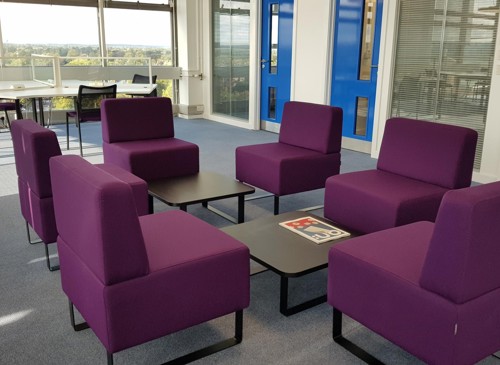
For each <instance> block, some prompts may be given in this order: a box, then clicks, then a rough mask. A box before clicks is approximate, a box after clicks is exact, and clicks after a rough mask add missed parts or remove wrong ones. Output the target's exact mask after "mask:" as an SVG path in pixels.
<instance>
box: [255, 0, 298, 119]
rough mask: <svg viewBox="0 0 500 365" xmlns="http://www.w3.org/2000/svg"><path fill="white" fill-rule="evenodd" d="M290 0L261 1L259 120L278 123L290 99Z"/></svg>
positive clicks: (291, 7)
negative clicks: (284, 106)
mask: <svg viewBox="0 0 500 365" xmlns="http://www.w3.org/2000/svg"><path fill="white" fill-rule="evenodd" d="M292 31H293V0H263V1H262V41H261V60H260V62H261V94H260V95H261V98H260V99H261V103H260V105H261V107H260V118H261V120H262V121H268V122H273V123H281V115H282V113H283V105H284V104H285V102H286V101H288V100H290V77H291V71H292Z"/></svg>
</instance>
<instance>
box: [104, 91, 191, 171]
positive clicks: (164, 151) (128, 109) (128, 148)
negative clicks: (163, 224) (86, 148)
mask: <svg viewBox="0 0 500 365" xmlns="http://www.w3.org/2000/svg"><path fill="white" fill-rule="evenodd" d="M101 114H102V138H103V155H104V162H106V163H111V164H114V165H117V166H120V167H122V168H124V169H125V170H127V171H130V172H132V173H133V174H135V175H137V176H139V177H140V178H142V179H144V180H146V181H152V180H156V179H162V178H166V177H173V176H184V175H190V174H196V173H197V172H198V171H199V149H198V146H197V145H196V144H193V143H190V142H186V141H183V140H180V139H177V138H175V137H174V118H173V114H172V101H171V100H170V99H169V98H163V97H150V98H119V99H106V100H103V102H102V104H101Z"/></svg>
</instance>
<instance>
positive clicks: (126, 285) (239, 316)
mask: <svg viewBox="0 0 500 365" xmlns="http://www.w3.org/2000/svg"><path fill="white" fill-rule="evenodd" d="M50 171H51V176H52V186H53V188H54V189H53V190H54V207H55V215H56V221H57V227H58V231H59V236H58V238H57V243H58V249H59V256H60V263H61V282H62V289H63V291H64V293H65V294H66V295H67V296H68V299H69V301H70V318H71V323H72V325H73V327H74V329H75V330H80V329H83V328H86V327H87V326H88V327H90V328H91V329H92V330H93V332H94V333H95V334H96V336H97V337H98V338H99V340H100V341H101V342H102V344H103V345H104V347H105V348H106V350H107V353H108V364H112V363H113V353H116V352H118V351H121V350H124V349H127V348H130V347H132V346H136V345H139V344H142V343H144V342H147V341H150V340H153V339H156V338H159V337H162V336H165V335H167V334H171V333H173V332H176V331H180V330H182V329H185V328H188V327H191V326H194V325H197V324H200V323H203V322H206V321H209V320H212V319H214V318H217V317H221V316H224V315H227V314H230V313H233V312H235V313H236V330H235V336H234V338H230V339H228V340H225V341H223V342H220V343H217V344H216V345H213V346H210V347H208V348H206V349H203V350H201V351H198V352H196V353H192V354H189V355H186V356H184V357H182V358H181V360H180V361H179V362H178V363H186V362H188V361H187V359H190V360H191V361H193V360H195V359H196V358H200V357H204V356H206V355H207V354H208V353H213V352H216V351H219V350H222V349H224V348H227V347H230V346H233V345H235V344H237V343H239V342H241V340H242V333H243V309H244V308H246V307H247V306H248V305H249V299H250V298H249V297H250V276H249V275H250V268H249V266H250V256H249V250H248V248H247V247H246V246H245V245H243V244H242V243H240V242H239V241H236V240H235V239H233V238H231V237H230V236H228V235H226V234H225V233H223V232H222V231H220V230H218V229H217V228H215V227H213V226H211V225H209V224H208V223H205V222H203V221H201V220H199V219H197V218H195V217H193V216H191V215H189V214H187V213H185V212H183V211H167V212H163V213H158V214H153V215H147V216H142V217H139V216H138V215H137V213H136V211H135V209H134V202H133V196H132V192H131V189H130V187H129V186H128V185H127V184H125V183H123V182H121V181H120V180H118V179H116V178H114V177H113V176H111V175H110V174H107V173H105V172H103V171H102V170H100V169H97V168H95V167H94V166H93V165H91V164H89V163H88V162H87V161H85V160H83V159H81V158H80V157H79V156H74V155H73V156H60V157H54V158H52V159H51V160H50ZM75 192H78V194H75ZM77 215H78V216H81V217H82V218H81V219H79V220H76V219H75V216H77ZM73 307H76V308H77V309H78V311H79V312H80V313H81V315H82V317H83V318H84V320H85V321H86V322H84V323H79V324H75V319H74V311H73Z"/></svg>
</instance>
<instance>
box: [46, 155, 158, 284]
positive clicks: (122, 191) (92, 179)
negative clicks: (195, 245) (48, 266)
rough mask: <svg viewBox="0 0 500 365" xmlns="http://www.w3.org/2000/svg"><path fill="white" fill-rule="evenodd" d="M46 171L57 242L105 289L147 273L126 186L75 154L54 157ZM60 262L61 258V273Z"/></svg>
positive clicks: (131, 198)
mask: <svg viewBox="0 0 500 365" xmlns="http://www.w3.org/2000/svg"><path fill="white" fill-rule="evenodd" d="M50 173H51V178H52V187H53V194H54V209H55V216H56V223H57V228H58V232H59V237H58V239H57V240H58V243H59V244H65V245H67V246H69V247H70V248H71V251H72V252H73V253H74V254H75V255H76V256H77V257H78V258H79V259H80V260H81V261H83V262H84V263H85V265H86V266H87V267H88V268H89V269H90V270H91V271H92V272H93V273H94V274H95V275H96V276H97V277H98V278H99V279H100V280H101V282H102V283H103V284H104V285H111V284H115V283H118V282H122V281H125V280H128V279H131V278H135V277H139V276H143V275H146V274H147V273H148V272H149V266H148V259H147V254H146V248H145V246H144V240H143V237H142V232H141V227H140V225H139V218H138V215H137V211H136V208H135V203H134V198H133V195H132V189H131V187H130V185H128V184H127V183H125V182H123V181H121V180H119V179H117V178H115V177H114V176H112V175H111V174H109V173H107V172H105V171H103V170H102V169H99V168H98V167H96V166H94V165H92V164H90V163H89V162H87V161H86V160H85V159H83V158H82V157H80V156H77V155H66V156H58V157H54V158H52V159H51V160H50ZM63 263H64V262H63V258H62V257H61V269H62V270H64V269H65V267H64V266H63ZM68 269H69V270H70V269H71V268H68Z"/></svg>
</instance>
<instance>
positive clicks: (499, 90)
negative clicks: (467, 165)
mask: <svg viewBox="0 0 500 365" xmlns="http://www.w3.org/2000/svg"><path fill="white" fill-rule="evenodd" d="M497 100H500V27H499V28H498V30H497V43H496V50H495V63H494V66H493V76H492V79H491V86H490V99H489V102H488V115H487V117H486V127H485V131H484V143H483V154H482V160H481V168H480V170H479V172H476V173H474V181H478V182H492V181H497V180H500V103H498V102H497Z"/></svg>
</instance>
